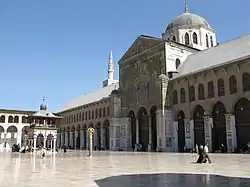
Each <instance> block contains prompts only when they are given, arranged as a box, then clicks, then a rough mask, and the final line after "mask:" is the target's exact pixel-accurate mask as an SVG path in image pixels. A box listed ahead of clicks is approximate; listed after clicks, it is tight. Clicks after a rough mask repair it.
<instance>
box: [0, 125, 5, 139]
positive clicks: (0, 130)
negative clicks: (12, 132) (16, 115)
mask: <svg viewBox="0 0 250 187" xmlns="http://www.w3.org/2000/svg"><path fill="white" fill-rule="evenodd" d="M2 132H4V128H3V126H1V125H0V138H1V133H2Z"/></svg>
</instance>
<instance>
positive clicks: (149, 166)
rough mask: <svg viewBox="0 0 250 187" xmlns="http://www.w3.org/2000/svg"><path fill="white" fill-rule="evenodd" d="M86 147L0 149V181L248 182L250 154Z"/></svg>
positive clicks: (95, 185) (224, 186) (23, 184)
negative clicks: (42, 151)
mask: <svg viewBox="0 0 250 187" xmlns="http://www.w3.org/2000/svg"><path fill="white" fill-rule="evenodd" d="M210 157H211V159H212V161H213V163H212V164H210V165H209V164H195V163H194V161H195V160H196V158H197V155H196V154H178V153H126V152H94V154H93V157H92V158H89V157H87V152H84V151H69V152H67V153H66V154H65V153H63V152H61V153H59V154H57V155H48V156H46V158H45V159H43V158H42V157H41V156H40V155H36V156H34V155H32V154H30V153H27V154H20V153H11V152H0V187H16V186H18V187H30V186H33V187H35V186H41V187H57V186H59V187H78V186H79V187H80V186H81V187H139V186H140V187H164V186H167V187H181V186H190V187H191V186H192V187H198V186H199V187H200V186H203V187H217V186H218V187H219V186H220V187H249V186H250V155H234V154H225V155H222V154H210Z"/></svg>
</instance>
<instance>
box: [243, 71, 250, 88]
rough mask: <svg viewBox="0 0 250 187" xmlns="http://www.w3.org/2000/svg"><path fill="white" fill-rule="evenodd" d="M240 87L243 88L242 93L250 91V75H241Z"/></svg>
mask: <svg viewBox="0 0 250 187" xmlns="http://www.w3.org/2000/svg"><path fill="white" fill-rule="evenodd" d="M242 84H243V85H242V86H243V92H247V91H250V74H249V73H243V75H242Z"/></svg>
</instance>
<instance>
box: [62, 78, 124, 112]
mask: <svg viewBox="0 0 250 187" xmlns="http://www.w3.org/2000/svg"><path fill="white" fill-rule="evenodd" d="M118 88H119V82H117V83H113V84H111V85H109V86H106V87H103V88H100V89H98V90H96V91H93V92H90V93H88V94H85V95H82V96H80V97H78V98H76V99H74V100H72V101H69V102H68V103H66V104H65V105H64V106H63V107H62V108H61V110H60V111H59V112H62V111H65V110H69V109H72V108H76V107H79V106H82V105H86V104H89V103H93V102H96V101H99V100H101V99H103V98H105V97H109V95H110V93H111V92H112V91H113V90H114V89H118Z"/></svg>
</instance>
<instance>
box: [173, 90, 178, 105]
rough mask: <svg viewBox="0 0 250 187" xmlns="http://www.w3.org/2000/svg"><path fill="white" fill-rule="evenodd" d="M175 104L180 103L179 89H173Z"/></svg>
mask: <svg viewBox="0 0 250 187" xmlns="http://www.w3.org/2000/svg"><path fill="white" fill-rule="evenodd" d="M173 104H174V105H175V104H178V92H177V90H174V91H173Z"/></svg>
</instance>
